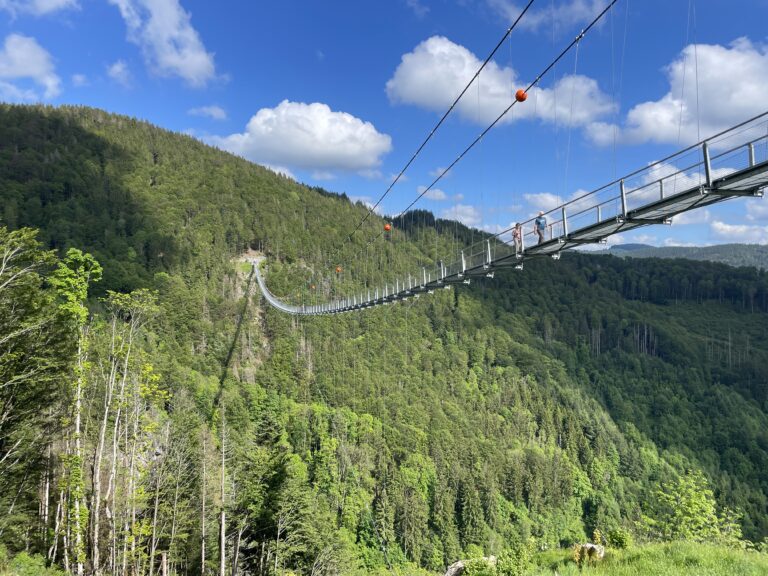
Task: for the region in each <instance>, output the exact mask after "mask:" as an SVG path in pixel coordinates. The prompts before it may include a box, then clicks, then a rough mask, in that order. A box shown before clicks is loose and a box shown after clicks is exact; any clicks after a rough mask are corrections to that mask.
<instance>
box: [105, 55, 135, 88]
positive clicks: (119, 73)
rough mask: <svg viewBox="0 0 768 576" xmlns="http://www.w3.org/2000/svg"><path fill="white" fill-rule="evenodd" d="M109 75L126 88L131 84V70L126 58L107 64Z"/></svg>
mask: <svg viewBox="0 0 768 576" xmlns="http://www.w3.org/2000/svg"><path fill="white" fill-rule="evenodd" d="M107 76H109V77H110V78H112V80H114V81H115V82H117V83H118V84H120V85H122V86H124V87H125V88H129V87H130V86H131V72H130V70H128V65H127V64H126V63H125V61H124V60H118V61H117V62H114V63H112V64H110V65H109V66H107Z"/></svg>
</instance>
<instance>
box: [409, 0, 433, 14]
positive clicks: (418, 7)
mask: <svg viewBox="0 0 768 576" xmlns="http://www.w3.org/2000/svg"><path fill="white" fill-rule="evenodd" d="M405 3H406V5H407V6H408V8H410V9H411V10H412V11H413V13H414V14H415V15H416V16H417V17H418V18H424V16H426V15H427V14H429V6H425V5H424V4H422V2H421V0H405Z"/></svg>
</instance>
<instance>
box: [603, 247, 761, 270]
mask: <svg viewBox="0 0 768 576" xmlns="http://www.w3.org/2000/svg"><path fill="white" fill-rule="evenodd" d="M605 253H608V254H614V255H616V256H627V257H630V258H685V259H687V260H703V261H705V262H722V263H723V264H730V265H731V266H754V267H755V268H760V269H762V270H766V269H768V246H763V245H760V244H721V245H718V246H662V247H654V246H631V248H629V246H628V247H627V249H624V247H623V246H621V245H619V246H612V247H611V249H610V250H606V251H605Z"/></svg>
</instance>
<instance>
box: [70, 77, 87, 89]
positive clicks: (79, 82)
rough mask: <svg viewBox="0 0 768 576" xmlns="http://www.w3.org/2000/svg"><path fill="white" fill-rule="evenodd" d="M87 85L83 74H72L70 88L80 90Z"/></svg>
mask: <svg viewBox="0 0 768 576" xmlns="http://www.w3.org/2000/svg"><path fill="white" fill-rule="evenodd" d="M87 85H88V77H87V76H86V75H85V74H72V86H74V87H75V88H81V87H83V86H87Z"/></svg>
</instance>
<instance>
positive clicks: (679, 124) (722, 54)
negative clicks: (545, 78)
mask: <svg viewBox="0 0 768 576" xmlns="http://www.w3.org/2000/svg"><path fill="white" fill-rule="evenodd" d="M696 60H698V95H697V87H696V69H695V68H694V66H695V62H696ZM664 71H665V74H666V76H667V80H668V82H669V91H668V92H667V93H666V94H665V95H664V96H662V97H661V98H660V99H659V100H656V101H651V102H643V103H641V104H638V105H636V106H635V107H633V108H632V109H631V110H630V111H629V112H628V113H627V117H626V119H625V120H624V122H623V125H621V126H616V125H614V124H609V123H604V122H597V123H594V124H593V125H591V126H589V128H588V130H587V133H588V135H589V136H590V137H591V139H592V140H593V141H594V142H595V143H597V144H600V145H608V144H612V143H613V141H614V135H616V137H617V141H618V142H620V143H626V144H637V143H642V142H662V143H677V142H678V139H679V141H680V144H681V145H685V144H691V143H693V142H696V141H698V140H699V133H700V134H701V138H706V137H708V136H711V135H713V134H716V133H718V132H721V131H723V130H725V129H727V128H729V127H730V126H733V125H735V124H738V123H739V122H742V121H744V120H747V119H748V118H751V117H752V116H756V115H757V114H760V113H761V112H763V111H764V110H765V95H766V94H768V47H767V46H765V45H763V46H756V45H754V44H753V43H752V42H750V41H749V40H748V39H747V38H739V39H737V40H736V41H734V42H733V43H731V44H730V45H729V46H720V45H710V44H699V45H696V46H694V45H689V46H686V47H685V48H684V49H683V51H682V53H681V54H680V55H679V57H678V58H677V59H676V60H675V61H674V62H672V63H671V64H670V65H669V66H667V67H666V68H665V70H664ZM683 84H685V85H683ZM683 88H685V90H683ZM697 99H698V103H697ZM699 129H700V130H699Z"/></svg>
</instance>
